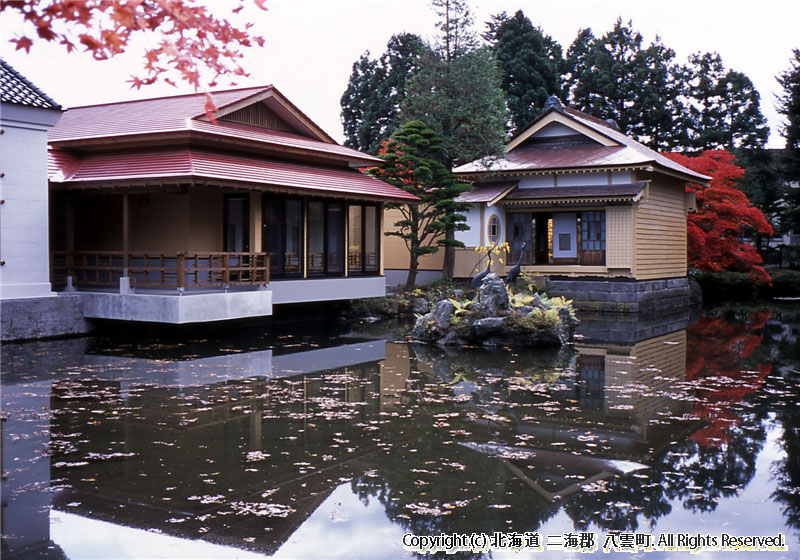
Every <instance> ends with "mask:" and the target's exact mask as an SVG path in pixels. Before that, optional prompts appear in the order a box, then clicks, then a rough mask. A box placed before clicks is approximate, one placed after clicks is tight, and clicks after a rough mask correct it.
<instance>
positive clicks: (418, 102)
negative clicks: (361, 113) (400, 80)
mask: <svg viewBox="0 0 800 560" xmlns="http://www.w3.org/2000/svg"><path fill="white" fill-rule="evenodd" d="M407 92H408V95H407V97H406V99H405V101H404V102H403V103H402V105H401V108H400V112H401V115H402V117H403V120H422V121H424V122H426V123H428V125H429V126H430V127H431V128H432V129H433V130H435V131H436V132H437V134H438V135H439V136H441V137H442V149H443V155H444V158H445V161H446V162H447V164H448V165H459V164H462V163H468V162H471V161H473V160H476V159H481V158H484V157H487V156H493V155H497V154H500V153H502V150H503V143H504V140H505V100H504V97H503V91H502V89H501V88H500V75H499V72H498V70H497V67H496V65H495V64H494V60H493V59H492V56H491V51H490V50H489V49H488V48H486V47H484V48H480V49H476V50H473V51H470V52H467V53H464V54H462V55H461V56H459V57H457V58H454V59H453V60H451V61H449V62H448V60H447V59H445V58H442V57H441V56H440V55H439V54H436V53H428V54H427V55H426V56H424V57H423V60H422V64H421V68H420V69H419V71H417V73H416V74H414V76H413V77H412V78H411V80H409V82H408V84H407Z"/></svg>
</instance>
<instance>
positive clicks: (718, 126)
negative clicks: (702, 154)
mask: <svg viewBox="0 0 800 560" xmlns="http://www.w3.org/2000/svg"><path fill="white" fill-rule="evenodd" d="M678 72H679V77H680V80H681V82H682V84H683V94H684V95H685V96H686V98H687V101H686V102H685V103H684V104H685V106H686V110H685V111H684V117H683V118H682V119H681V122H680V124H681V128H683V129H684V130H685V131H686V133H687V135H688V142H689V146H691V147H692V148H695V149H698V150H717V149H727V150H734V149H736V148H761V147H763V146H764V145H765V144H766V141H767V137H768V136H769V127H768V126H767V121H766V119H765V118H764V115H762V114H761V107H760V96H759V93H758V91H756V89H755V87H754V86H753V82H751V81H750V78H748V77H747V76H746V75H744V74H742V73H741V72H736V71H734V70H726V69H725V66H724V64H723V63H722V57H720V55H719V54H718V53H696V54H694V55H692V56H690V57H689V64H688V65H685V66H683V67H682V68H681V69H680V70H679V71H678Z"/></svg>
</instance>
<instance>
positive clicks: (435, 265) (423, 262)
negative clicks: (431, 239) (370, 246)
mask: <svg viewBox="0 0 800 560" xmlns="http://www.w3.org/2000/svg"><path fill="white" fill-rule="evenodd" d="M402 219H403V215H402V213H401V212H400V210H397V209H392V210H385V211H384V216H383V223H384V231H397V228H396V227H394V224H395V223H396V222H398V221H400V220H402ZM384 249H385V253H384V268H386V269H388V270H408V266H409V261H410V255H409V251H408V247H406V244H405V241H403V240H402V239H400V238H399V237H395V236H393V235H390V236H384ZM443 260H444V251H443V250H441V249H440V250H439V251H437V252H436V253H433V254H432V255H423V256H422V257H421V258H420V259H419V270H442V264H443Z"/></svg>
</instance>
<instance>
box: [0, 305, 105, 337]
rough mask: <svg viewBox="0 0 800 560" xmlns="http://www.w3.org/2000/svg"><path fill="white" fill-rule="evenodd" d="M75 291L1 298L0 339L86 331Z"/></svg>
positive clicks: (86, 324) (63, 334)
mask: <svg viewBox="0 0 800 560" xmlns="http://www.w3.org/2000/svg"><path fill="white" fill-rule="evenodd" d="M89 330H90V325H89V323H88V321H86V319H84V317H83V308H82V305H81V300H80V298H79V297H78V295H77V294H74V295H73V294H70V295H58V296H55V295H54V296H48V297H39V298H20V299H4V300H0V340H3V341H11V340H29V339H35V338H51V337H56V336H69V335H77V334H85V333H87V332H89Z"/></svg>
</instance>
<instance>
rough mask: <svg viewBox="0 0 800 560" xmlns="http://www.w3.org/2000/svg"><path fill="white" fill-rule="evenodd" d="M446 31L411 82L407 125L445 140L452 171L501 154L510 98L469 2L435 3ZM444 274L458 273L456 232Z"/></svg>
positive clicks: (451, 236)
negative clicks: (416, 124) (475, 27)
mask: <svg viewBox="0 0 800 560" xmlns="http://www.w3.org/2000/svg"><path fill="white" fill-rule="evenodd" d="M431 3H432V4H433V7H434V9H435V10H436V12H437V14H438V15H439V23H438V24H437V27H438V28H439V30H440V32H441V36H440V37H439V39H438V41H437V43H436V45H435V47H434V50H433V52H431V53H429V54H428V55H427V56H426V57H424V58H423V61H422V64H421V68H420V69H419V71H417V72H416V73H415V74H414V76H413V77H412V78H411V80H409V82H408V85H407V95H406V99H405V101H404V102H403V104H402V106H401V110H400V113H401V116H402V119H403V121H411V120H422V121H424V122H427V123H428V125H429V126H430V127H431V128H432V129H433V130H434V131H436V133H437V134H438V135H439V136H440V137H441V138H442V151H443V158H444V160H443V161H444V162H445V165H447V166H448V167H452V166H453V165H458V164H460V163H465V162H469V161H472V160H475V159H479V158H482V157H486V156H492V155H495V154H499V153H501V152H502V150H503V142H504V140H505V100H504V98H503V90H502V89H501V88H500V76H499V72H498V70H497V66H496V65H495V63H494V60H493V58H492V56H491V51H490V49H489V48H488V47H478V38H477V36H476V35H475V33H474V32H473V31H472V29H471V26H472V14H471V13H470V11H469V7H468V6H467V4H466V2H465V1H464V0H432V2H431ZM446 241H447V243H446V250H445V256H444V261H443V265H442V274H444V276H446V277H450V278H451V277H452V276H453V272H454V270H455V246H456V243H455V230H453V229H450V230H448V231H447V233H446Z"/></svg>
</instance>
